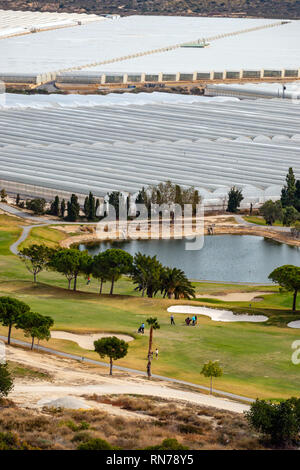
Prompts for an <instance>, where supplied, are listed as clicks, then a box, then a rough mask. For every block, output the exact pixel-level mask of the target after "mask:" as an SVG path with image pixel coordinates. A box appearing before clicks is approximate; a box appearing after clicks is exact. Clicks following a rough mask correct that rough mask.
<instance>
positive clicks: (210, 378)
mask: <svg viewBox="0 0 300 470" xmlns="http://www.w3.org/2000/svg"><path fill="white" fill-rule="evenodd" d="M212 390H213V389H212V377H211V378H210V394H211V395H212Z"/></svg>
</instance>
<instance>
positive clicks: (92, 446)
mask: <svg viewBox="0 0 300 470" xmlns="http://www.w3.org/2000/svg"><path fill="white" fill-rule="evenodd" d="M113 449H114V448H113V447H112V446H111V445H110V444H109V443H108V442H107V441H105V440H104V439H99V438H93V439H90V440H89V441H86V442H82V443H81V444H79V446H78V447H77V450H113Z"/></svg>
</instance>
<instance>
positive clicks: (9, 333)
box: [7, 325, 12, 344]
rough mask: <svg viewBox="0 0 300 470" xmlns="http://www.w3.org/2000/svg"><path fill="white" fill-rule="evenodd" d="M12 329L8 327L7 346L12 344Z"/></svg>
mask: <svg viewBox="0 0 300 470" xmlns="http://www.w3.org/2000/svg"><path fill="white" fill-rule="evenodd" d="M11 328H12V325H8V335H7V344H10V336H11Z"/></svg>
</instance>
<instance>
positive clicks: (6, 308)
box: [0, 296, 30, 344]
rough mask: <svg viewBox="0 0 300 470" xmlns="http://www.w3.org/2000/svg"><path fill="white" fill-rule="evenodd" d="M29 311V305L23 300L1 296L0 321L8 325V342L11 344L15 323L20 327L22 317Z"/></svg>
mask: <svg viewBox="0 0 300 470" xmlns="http://www.w3.org/2000/svg"><path fill="white" fill-rule="evenodd" d="M29 311H30V307H29V305H27V304H25V303H24V302H22V301H21V300H17V299H13V298H11V297H6V296H4V297H0V322H1V324H2V325H3V326H8V334H7V343H8V344H10V337H11V330H12V327H13V326H14V325H15V326H16V327H17V328H18V325H19V319H20V317H21V316H22V315H24V314H26V313H28V312H29Z"/></svg>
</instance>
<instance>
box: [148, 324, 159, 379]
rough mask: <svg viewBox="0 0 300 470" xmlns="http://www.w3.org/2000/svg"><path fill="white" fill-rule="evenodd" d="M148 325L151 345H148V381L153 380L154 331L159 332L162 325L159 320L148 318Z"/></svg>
mask: <svg viewBox="0 0 300 470" xmlns="http://www.w3.org/2000/svg"><path fill="white" fill-rule="evenodd" d="M147 323H148V325H149V327H150V331H149V345H148V362H147V375H148V379H150V378H151V363H152V358H153V351H152V344H153V331H154V330H159V329H160V325H159V323H158V321H157V318H152V317H150V318H147Z"/></svg>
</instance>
